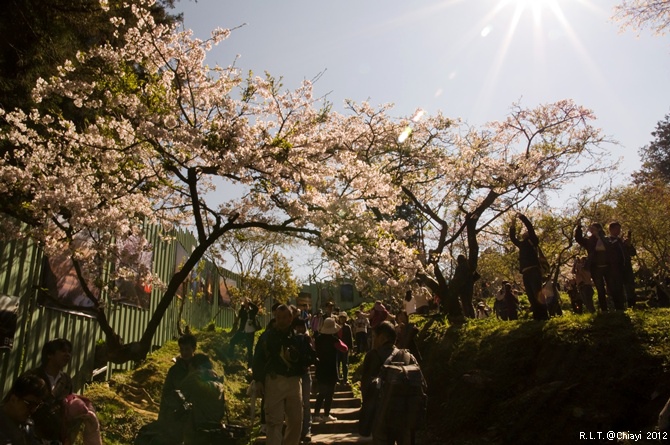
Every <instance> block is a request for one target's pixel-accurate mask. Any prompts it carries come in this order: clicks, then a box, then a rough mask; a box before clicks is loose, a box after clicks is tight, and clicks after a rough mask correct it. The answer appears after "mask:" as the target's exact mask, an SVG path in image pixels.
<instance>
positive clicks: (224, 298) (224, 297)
mask: <svg viewBox="0 0 670 445" xmlns="http://www.w3.org/2000/svg"><path fill="white" fill-rule="evenodd" d="M235 287H237V283H235V280H231V279H230V278H224V277H220V278H219V306H230V292H229V289H232V288H235Z"/></svg>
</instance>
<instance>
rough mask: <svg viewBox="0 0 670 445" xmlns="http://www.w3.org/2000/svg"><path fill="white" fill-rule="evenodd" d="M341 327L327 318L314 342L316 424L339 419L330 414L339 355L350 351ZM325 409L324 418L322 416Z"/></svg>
mask: <svg viewBox="0 0 670 445" xmlns="http://www.w3.org/2000/svg"><path fill="white" fill-rule="evenodd" d="M340 328H341V326H340V325H338V324H337V323H336V322H335V319H334V318H332V317H329V318H326V319H325V320H324V322H323V326H321V332H320V333H319V336H318V337H317V338H316V340H315V341H314V343H315V346H316V356H317V359H318V360H317V362H316V371H315V373H314V377H315V378H316V403H315V405H314V416H313V419H314V421H315V422H329V421H335V420H337V418H336V417H335V416H332V415H331V414H330V409H331V406H332V403H333V396H334V395H335V385H336V384H337V380H338V377H337V353H338V352H340V351H342V352H346V351H347V350H348V348H347V345H345V344H344V343H343V342H342V340H340V338H339V337H338V335H337V333H338V332H339V331H340ZM322 407H323V416H321V415H320V412H321V408H322Z"/></svg>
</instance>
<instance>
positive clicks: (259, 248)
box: [216, 229, 299, 307]
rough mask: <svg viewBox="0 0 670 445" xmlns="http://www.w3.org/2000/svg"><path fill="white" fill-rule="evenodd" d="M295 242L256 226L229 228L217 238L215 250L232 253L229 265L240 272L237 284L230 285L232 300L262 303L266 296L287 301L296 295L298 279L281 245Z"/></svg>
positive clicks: (237, 272) (260, 305)
mask: <svg viewBox="0 0 670 445" xmlns="http://www.w3.org/2000/svg"><path fill="white" fill-rule="evenodd" d="M294 243H295V240H293V239H291V238H289V237H287V236H285V235H283V234H281V233H272V232H270V233H268V232H265V231H262V230H259V229H248V230H240V231H236V232H231V233H228V234H226V235H225V236H223V237H222V238H220V239H219V241H218V242H217V246H216V250H218V251H221V252H222V251H225V252H227V253H228V254H229V255H231V256H232V257H233V263H232V264H229V266H228V267H229V268H230V269H231V270H232V271H233V272H235V273H236V274H237V275H238V276H239V287H235V288H232V289H229V292H230V295H231V297H232V299H233V302H235V303H238V302H241V301H243V300H244V299H249V300H250V301H252V302H253V303H254V304H256V305H257V306H259V307H262V305H263V302H264V301H265V299H266V298H268V297H272V298H273V299H274V300H276V301H279V302H282V303H286V302H287V301H288V300H289V299H290V298H295V297H296V296H297V295H298V291H299V287H298V283H297V281H296V279H295V277H294V276H293V272H292V270H291V267H290V263H289V260H288V259H287V258H286V257H285V256H284V255H283V254H282V253H281V251H280V249H281V248H283V247H287V246H289V245H292V244H294Z"/></svg>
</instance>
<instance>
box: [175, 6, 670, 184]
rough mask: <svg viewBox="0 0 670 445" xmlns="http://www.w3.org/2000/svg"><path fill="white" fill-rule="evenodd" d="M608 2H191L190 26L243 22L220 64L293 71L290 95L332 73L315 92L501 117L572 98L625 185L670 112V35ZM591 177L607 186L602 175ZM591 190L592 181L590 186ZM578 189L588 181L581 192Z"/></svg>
mask: <svg viewBox="0 0 670 445" xmlns="http://www.w3.org/2000/svg"><path fill="white" fill-rule="evenodd" d="M617 3H618V2H617V1H606V0H441V1H440V0H435V1H427V0H424V1H411V2H410V1H398V0H337V1H317V0H283V1H278V0H265V1H260V0H238V1H229V0H228V1H226V0H198V1H197V3H195V2H193V1H192V0H191V1H189V0H181V1H179V2H177V10H178V11H179V12H183V13H184V25H185V27H186V28H191V29H193V30H194V32H195V34H196V36H198V37H203V38H204V37H207V36H208V35H209V32H210V31H211V30H212V29H214V28H216V27H223V28H234V27H237V26H240V25H242V24H246V25H245V26H243V27H241V28H239V29H237V30H235V31H234V32H233V33H232V35H231V37H230V38H229V39H228V40H226V41H224V42H223V43H221V44H220V45H219V46H218V47H216V48H215V49H214V50H213V52H212V53H211V56H210V58H209V59H208V63H209V64H210V65H213V64H214V63H217V64H219V65H229V64H231V63H232V62H233V61H234V60H235V58H236V56H237V55H239V59H238V60H237V61H236V62H235V63H236V65H237V66H238V67H239V68H240V69H242V70H243V71H247V70H253V71H254V73H256V74H260V75H262V74H263V72H265V71H268V72H270V73H271V74H272V75H274V76H276V77H279V76H281V77H283V80H284V84H285V85H286V87H290V88H293V87H297V86H298V84H299V82H300V81H302V80H303V79H312V78H314V77H315V76H316V75H318V74H319V73H322V72H323V76H322V77H321V78H320V79H319V81H318V82H317V84H316V85H315V90H316V93H317V94H326V93H329V99H330V100H331V101H332V102H333V103H334V105H335V109H336V110H339V111H342V110H343V107H342V103H343V100H344V99H352V100H354V101H358V102H360V101H363V100H369V101H370V102H371V103H372V104H381V103H388V102H391V103H394V104H395V111H394V114H396V115H397V116H411V115H412V114H413V113H414V112H415V110H416V109H417V108H422V109H424V110H426V112H427V113H428V114H433V113H435V112H437V111H438V110H441V111H442V112H443V113H444V114H445V115H446V116H449V117H460V118H462V119H463V120H465V121H466V122H467V123H468V124H470V125H481V124H483V123H485V122H487V121H491V120H502V119H504V118H505V116H506V115H507V113H508V111H509V109H510V106H511V105H512V104H513V103H514V102H518V101H520V103H521V105H523V106H526V107H532V106H536V105H539V104H543V103H549V102H554V101H557V100H561V99H567V98H569V99H573V100H574V101H575V102H577V103H578V104H580V105H583V106H585V107H588V108H590V109H592V110H593V111H594V112H595V114H596V116H597V117H598V120H597V123H596V125H597V126H599V127H600V128H602V129H603V132H604V133H605V134H606V135H608V136H610V137H612V138H613V139H615V140H617V141H618V142H619V143H620V145H619V146H610V147H609V148H610V149H611V152H612V157H613V158H614V159H616V158H620V157H622V158H623V161H624V162H623V163H622V168H621V180H622V181H623V180H625V178H626V176H627V175H628V173H630V172H632V171H634V170H636V169H637V168H639V165H640V161H639V156H638V149H639V148H640V147H642V146H644V145H646V144H648V143H649V142H650V141H651V139H652V136H651V134H650V133H651V132H652V131H653V130H654V127H655V126H656V123H657V122H658V121H659V120H661V119H662V118H663V117H664V116H665V115H666V114H668V113H670V87H669V85H668V84H669V82H668V81H669V80H670V36H667V35H666V36H664V37H657V36H653V35H651V33H650V32H648V31H645V32H642V33H641V34H640V35H639V36H638V35H637V33H636V32H633V31H630V30H628V31H625V32H620V30H619V24H618V23H615V22H613V21H612V20H611V19H610V17H611V16H612V14H613V9H612V8H613V6H614V5H615V4H617ZM585 181H597V179H596V178H591V179H587V180H585ZM587 183H588V182H585V184H584V185H587ZM576 188H578V187H576Z"/></svg>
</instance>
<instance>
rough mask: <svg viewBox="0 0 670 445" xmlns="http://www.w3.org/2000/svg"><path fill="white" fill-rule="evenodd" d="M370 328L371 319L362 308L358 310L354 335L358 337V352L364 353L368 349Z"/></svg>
mask: <svg viewBox="0 0 670 445" xmlns="http://www.w3.org/2000/svg"><path fill="white" fill-rule="evenodd" d="M369 330H370V319H368V316H367V315H366V314H364V313H363V311H361V310H357V311H356V319H355V320H354V337H355V338H356V352H358V353H359V354H363V353H365V352H367V351H368V331H369Z"/></svg>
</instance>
